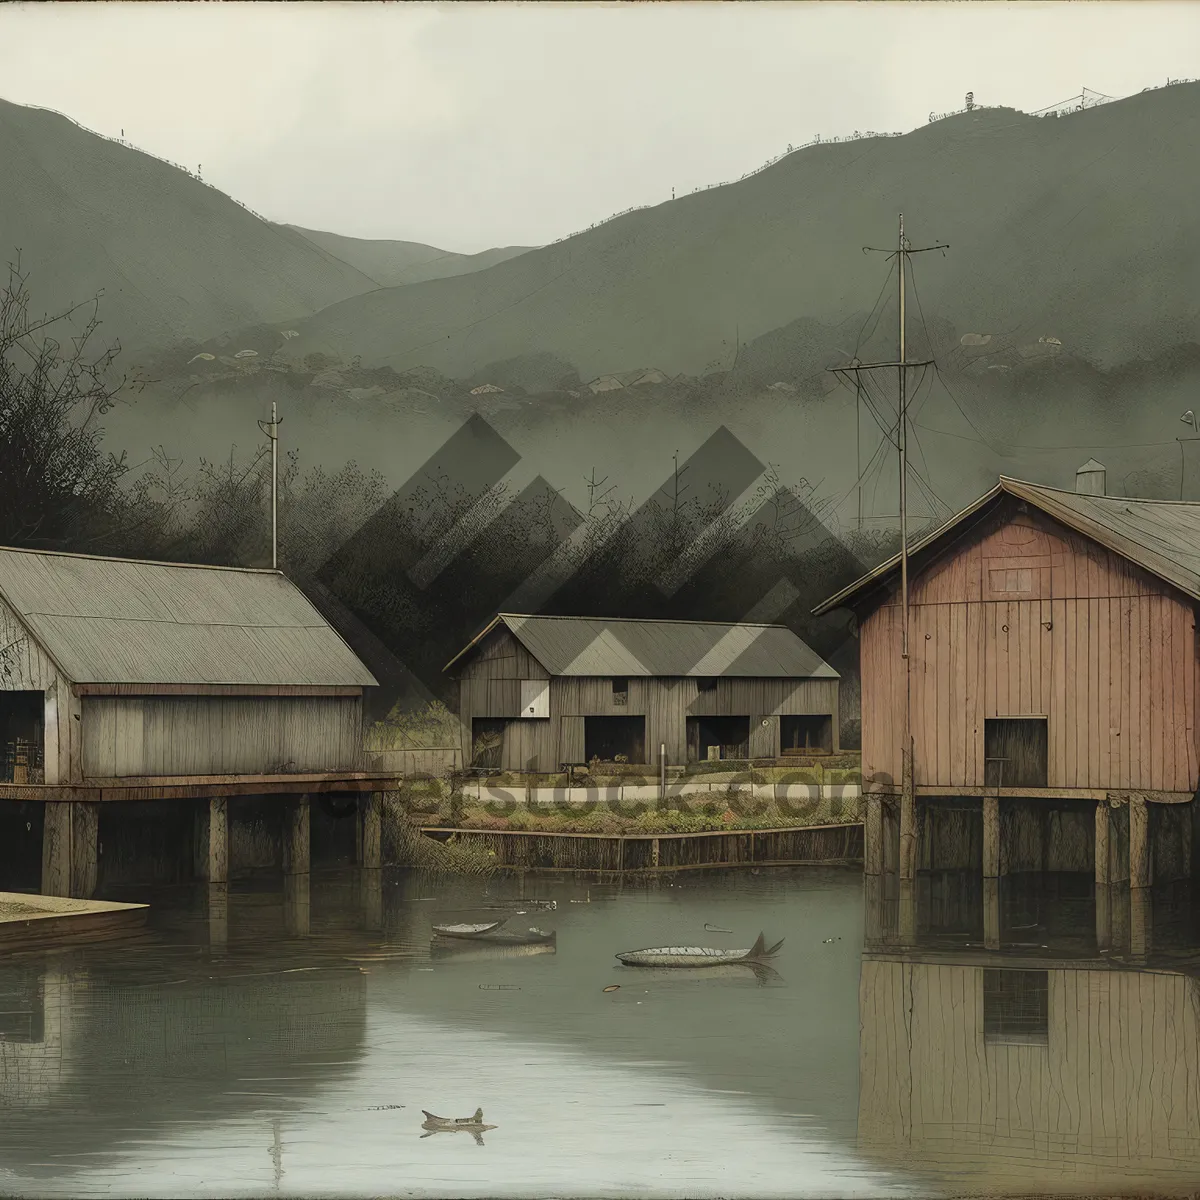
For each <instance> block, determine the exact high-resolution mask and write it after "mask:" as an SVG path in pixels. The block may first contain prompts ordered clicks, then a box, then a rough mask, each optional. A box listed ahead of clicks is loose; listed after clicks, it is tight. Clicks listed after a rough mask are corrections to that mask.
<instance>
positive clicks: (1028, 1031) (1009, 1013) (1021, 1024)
mask: <svg viewBox="0 0 1200 1200" xmlns="http://www.w3.org/2000/svg"><path fill="white" fill-rule="evenodd" d="M1049 999H1050V975H1049V972H1047V971H1007V970H998V969H993V968H990V967H985V968H984V971H983V1037H984V1040H985V1041H988V1042H1035V1043H1041V1044H1043V1045H1044V1044H1045V1042H1046V1040H1047V1038H1048V1036H1049V1032H1050V1004H1049Z"/></svg>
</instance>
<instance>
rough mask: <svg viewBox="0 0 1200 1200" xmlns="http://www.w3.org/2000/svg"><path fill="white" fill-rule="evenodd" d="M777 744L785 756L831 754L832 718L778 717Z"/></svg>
mask: <svg viewBox="0 0 1200 1200" xmlns="http://www.w3.org/2000/svg"><path fill="white" fill-rule="evenodd" d="M779 742H780V749H781V751H782V752H783V753H784V754H785V755H787V754H793V755H801V754H832V753H833V717H831V716H830V717H814V716H804V717H798V716H789V717H780V718H779Z"/></svg>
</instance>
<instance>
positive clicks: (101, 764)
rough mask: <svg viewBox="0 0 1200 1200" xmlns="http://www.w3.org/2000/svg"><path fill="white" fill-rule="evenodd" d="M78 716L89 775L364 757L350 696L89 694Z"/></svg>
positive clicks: (253, 767) (320, 766) (213, 770)
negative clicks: (137, 695)
mask: <svg viewBox="0 0 1200 1200" xmlns="http://www.w3.org/2000/svg"><path fill="white" fill-rule="evenodd" d="M81 723H82V726H83V772H84V778H87V779H109V778H118V779H119V778H126V777H130V776H145V775H225V774H230V775H233V774H249V773H258V772H262V773H266V774H269V773H272V771H273V770H274V771H276V772H278V771H281V770H288V771H340V770H356V769H358V768H359V767H360V765H361V762H362V702H361V700H359V699H356V698H344V697H314V698H299V697H289V698H282V697H280V698H257V699H253V700H252V699H242V698H234V697H218V696H204V697H195V698H185V697H174V696H154V697H139V698H131V697H93V696H89V697H86V698H85V699H84V700H83V702H82V722H81ZM284 764H288V765H287V766H286V767H285V765H284Z"/></svg>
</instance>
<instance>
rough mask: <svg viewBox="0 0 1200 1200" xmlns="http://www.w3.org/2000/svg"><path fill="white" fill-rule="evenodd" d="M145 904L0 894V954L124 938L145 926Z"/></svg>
mask: <svg viewBox="0 0 1200 1200" xmlns="http://www.w3.org/2000/svg"><path fill="white" fill-rule="evenodd" d="M149 912H150V908H149V906H148V905H146V904H117V903H114V902H112V901H107V900H70V899H67V898H66V897H64V896H33V895H27V894H26V893H24V892H0V953H3V952H5V951H7V952H10V953H11V952H15V951H18V950H44V949H54V948H57V947H59V946H66V945H74V944H76V943H79V942H97V941H107V940H109V939H110V938H114V937H123V936H125V935H127V934H129V933H131V932H133V931H134V930H137V929H140V928H141V927H142V926H143V925H145V923H146V917H147V916H148V915H149Z"/></svg>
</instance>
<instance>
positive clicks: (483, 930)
mask: <svg viewBox="0 0 1200 1200" xmlns="http://www.w3.org/2000/svg"><path fill="white" fill-rule="evenodd" d="M507 920H508V918H507V917H502V918H501V919H500V920H499V921H475V922H462V923H459V924H454V925H435V926H434V927H433V932H434V933H436V934H437V935H438V937H452V938H477V937H483V936H484V935H485V934H489V933H492V932H493V931H495V930H497V929H499V928H500V926H501V925H503V924H504V923H505V921H507Z"/></svg>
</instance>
